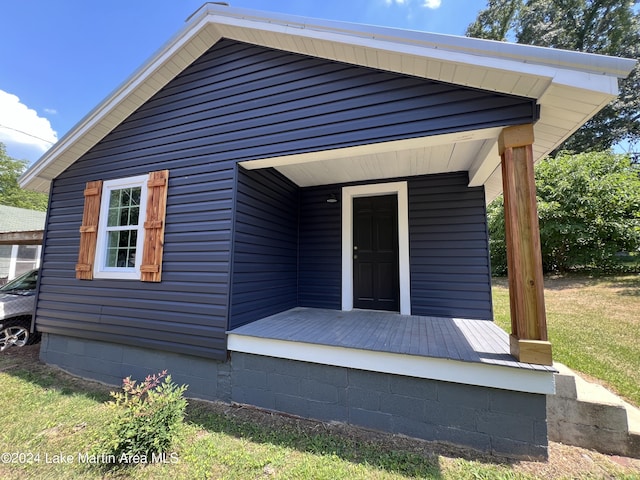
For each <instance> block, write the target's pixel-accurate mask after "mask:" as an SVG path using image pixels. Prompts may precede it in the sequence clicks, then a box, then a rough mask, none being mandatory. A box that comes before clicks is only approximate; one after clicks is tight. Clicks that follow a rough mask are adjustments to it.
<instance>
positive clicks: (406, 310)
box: [342, 182, 411, 315]
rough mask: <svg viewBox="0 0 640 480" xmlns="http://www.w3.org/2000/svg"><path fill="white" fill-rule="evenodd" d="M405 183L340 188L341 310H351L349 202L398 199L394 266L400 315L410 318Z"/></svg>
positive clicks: (407, 207)
mask: <svg viewBox="0 0 640 480" xmlns="http://www.w3.org/2000/svg"><path fill="white" fill-rule="evenodd" d="M407 190H408V189H407V182H390V183H374V184H370V185H356V186H352V187H342V310H347V311H348V310H353V198H354V197H374V196H379V195H394V194H395V195H397V196H398V266H399V274H400V314H402V315H411V280H410V275H409V194H408V191H407Z"/></svg>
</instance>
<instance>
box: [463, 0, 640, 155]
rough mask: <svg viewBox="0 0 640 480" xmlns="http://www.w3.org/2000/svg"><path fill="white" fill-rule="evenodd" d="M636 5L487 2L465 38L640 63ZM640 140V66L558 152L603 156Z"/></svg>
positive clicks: (572, 0) (615, 1)
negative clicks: (603, 56)
mask: <svg viewBox="0 0 640 480" xmlns="http://www.w3.org/2000/svg"><path fill="white" fill-rule="evenodd" d="M639 3H640V2H639V1H638V0H489V1H488V3H487V8H486V9H485V10H482V11H481V12H480V13H479V15H478V17H477V19H476V20H475V22H473V23H472V24H471V25H469V27H468V28H467V35H468V36H473V37H478V38H487V39H492V40H506V39H507V38H509V39H514V40H515V41H516V42H517V43H524V44H529V45H539V46H544V47H554V48H563V49H568V50H576V51H580V52H588V53H599V54H603V55H613V56H621V57H627V58H635V59H640V11H639V10H638V9H634V5H637V4H639ZM639 140H640V67H638V66H637V65H636V67H635V68H634V70H633V71H632V72H631V74H630V75H629V76H628V77H627V78H626V79H624V80H622V81H620V94H619V96H618V97H617V98H616V100H614V101H613V102H612V103H610V104H609V105H608V106H606V107H605V108H604V109H603V110H601V111H600V112H599V113H598V114H597V115H596V116H594V117H593V118H592V119H591V120H589V121H588V122H587V123H586V124H585V125H584V126H583V127H582V128H581V129H579V130H578V131H577V132H576V133H575V134H574V135H572V136H571V137H570V138H569V139H568V140H567V141H566V142H565V143H564V144H563V145H562V146H561V147H560V148H559V149H558V150H557V151H556V152H554V154H555V153H557V152H558V151H560V150H565V151H566V150H568V151H573V152H585V151H604V150H608V149H609V148H611V147H612V146H614V145H615V144H618V143H620V142H623V141H628V142H631V143H636V142H638V141H639Z"/></svg>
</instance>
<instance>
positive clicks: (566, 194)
mask: <svg viewBox="0 0 640 480" xmlns="http://www.w3.org/2000/svg"><path fill="white" fill-rule="evenodd" d="M536 188H537V197H538V198H537V199H538V215H539V219H540V240H541V250H542V264H543V269H544V270H545V272H552V271H557V272H567V271H570V270H579V269H589V270H592V269H597V270H601V271H605V272H606V271H611V270H613V269H614V268H615V267H616V265H617V262H616V255H617V254H618V253H619V252H621V251H637V250H638V249H639V248H640V167H638V166H637V165H634V164H632V163H631V161H630V159H629V157H628V156H625V155H615V154H613V153H609V152H591V153H583V154H579V155H573V154H569V153H566V152H563V153H560V154H559V155H557V156H556V158H548V159H546V160H543V161H542V162H540V163H539V164H538V165H537V166H536ZM488 220H489V236H490V238H491V243H490V248H491V262H492V268H493V271H494V273H496V274H504V273H505V272H506V253H505V251H506V248H505V234H504V212H503V206H502V197H500V198H499V200H498V201H496V202H493V203H492V204H491V205H490V206H489V209H488Z"/></svg>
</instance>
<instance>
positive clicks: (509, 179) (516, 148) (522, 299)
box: [498, 125, 552, 365]
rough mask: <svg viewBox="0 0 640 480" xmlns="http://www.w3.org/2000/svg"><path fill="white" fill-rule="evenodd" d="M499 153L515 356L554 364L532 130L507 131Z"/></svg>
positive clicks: (539, 362) (499, 140)
mask: <svg viewBox="0 0 640 480" xmlns="http://www.w3.org/2000/svg"><path fill="white" fill-rule="evenodd" d="M498 148H499V152H500V157H501V159H502V185H503V190H504V220H505V233H506V239H507V267H508V270H509V303H510V307H511V336H510V339H509V340H510V346H511V354H512V355H513V356H514V357H516V358H517V359H518V360H519V361H521V362H525V363H536V364H540V365H551V364H552V358H551V343H549V341H548V339H547V321H546V314H545V306H544V285H543V277H542V256H541V253H540V228H539V226H538V209H537V207H536V185H535V179H534V173H533V125H518V126H515V127H507V128H505V129H504V130H503V131H502V133H501V134H500V137H499V139H498Z"/></svg>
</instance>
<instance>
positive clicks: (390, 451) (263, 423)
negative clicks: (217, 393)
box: [187, 400, 510, 479]
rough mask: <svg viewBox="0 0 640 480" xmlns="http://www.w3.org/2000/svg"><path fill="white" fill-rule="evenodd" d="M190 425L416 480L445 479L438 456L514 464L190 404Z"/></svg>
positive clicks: (247, 410)
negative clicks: (425, 479)
mask: <svg viewBox="0 0 640 480" xmlns="http://www.w3.org/2000/svg"><path fill="white" fill-rule="evenodd" d="M187 421H188V422H189V423H191V424H194V425H196V426H198V427H200V428H203V429H205V430H207V431H209V432H216V433H222V434H225V435H230V436H233V437H236V438H238V439H242V440H248V441H251V442H255V443H263V444H271V445H276V446H279V447H283V448H290V449H295V450H297V451H300V452H305V453H310V454H314V455H334V456H336V457H338V458H340V459H342V460H344V461H347V462H350V463H360V464H365V465H369V466H373V467H375V468H378V469H381V470H385V471H388V472H391V473H398V474H401V475H405V476H409V477H415V478H433V479H439V478H442V472H441V469H440V465H439V458H438V457H439V455H443V456H446V457H450V458H462V459H465V460H469V461H478V462H482V463H489V464H493V465H509V464H510V461H509V460H508V459H505V458H500V457H495V456H491V455H488V454H484V453H482V452H478V451H475V450H471V449H465V448H462V447H456V446H451V445H446V444H441V443H438V442H428V441H424V440H417V439H413V438H409V437H405V436H400V435H392V434H388V433H384V432H375V431H370V430H366V429H363V428H359V427H355V426H351V425H346V424H342V423H329V424H327V423H324V422H320V421H315V420H308V419H303V418H300V417H295V416H290V415H286V414H281V413H277V412H269V411H265V410H261V409H258V408H253V407H247V406H238V405H227V404H222V403H209V402H202V401H197V400H191V401H190V403H189V406H188V407H187Z"/></svg>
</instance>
